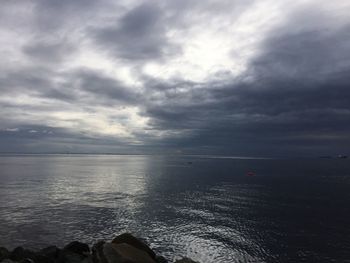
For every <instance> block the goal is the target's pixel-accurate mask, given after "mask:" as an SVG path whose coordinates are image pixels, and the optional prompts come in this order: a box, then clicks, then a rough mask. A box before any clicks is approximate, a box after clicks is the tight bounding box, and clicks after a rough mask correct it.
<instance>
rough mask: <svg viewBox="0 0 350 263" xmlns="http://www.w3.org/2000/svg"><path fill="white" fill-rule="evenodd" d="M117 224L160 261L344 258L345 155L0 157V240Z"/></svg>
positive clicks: (86, 238)
mask: <svg viewBox="0 0 350 263" xmlns="http://www.w3.org/2000/svg"><path fill="white" fill-rule="evenodd" d="M249 171H253V172H254V173H255V176H247V175H246V174H247V172H249ZM126 231H127V232H131V233H134V234H135V235H137V236H141V237H144V238H145V239H146V241H147V242H148V243H149V244H150V245H151V247H152V248H154V249H155V250H156V251H158V252H160V253H162V254H163V255H165V256H166V257H167V258H168V259H169V260H174V259H176V257H177V256H180V255H183V256H188V257H191V258H192V259H194V260H198V261H200V262H203V263H206V262H216V263H217V262H350V160H348V159H235V158H215V157H200V156H197V157H196V156H182V157H174V156H173V157H162V156H112V155H105V156H103V155H27V156H20V155H18V156H1V157H0V246H6V247H8V248H14V247H16V246H20V245H21V246H27V247H29V248H41V247H44V246H47V245H48V244H55V245H58V246H63V245H64V244H67V243H68V242H70V241H73V240H80V241H83V242H87V243H89V244H92V243H94V242H96V241H97V240H100V239H104V240H109V239H112V238H113V236H115V235H117V234H119V233H122V232H126Z"/></svg>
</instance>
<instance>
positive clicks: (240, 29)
mask: <svg viewBox="0 0 350 263" xmlns="http://www.w3.org/2000/svg"><path fill="white" fill-rule="evenodd" d="M349 14H350V2H349V1H348V0H332V1H319V0H296V1H287V0H197V1H195V0H158V1H155V0H154V1H153V0H147V1H138V0H125V1H122V0H120V1H115V0H110V1H108V0H99V1H96V0H74V1H71V0H35V1H34V0H32V1H30V0H16V1H2V2H1V8H0V56H1V60H0V94H1V95H0V109H1V115H0V152H2V153H65V152H71V153H121V154H215V155H217V154H219V155H234V156H320V155H334V154H348V153H349V148H350V16H349Z"/></svg>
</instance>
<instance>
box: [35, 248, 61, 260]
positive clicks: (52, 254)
mask: <svg viewBox="0 0 350 263" xmlns="http://www.w3.org/2000/svg"><path fill="white" fill-rule="evenodd" d="M59 252H60V249H59V248H58V247H56V246H49V247H46V248H43V249H42V250H40V251H39V253H38V254H40V255H42V256H44V257H47V258H49V259H55V258H57V257H58V254H59Z"/></svg>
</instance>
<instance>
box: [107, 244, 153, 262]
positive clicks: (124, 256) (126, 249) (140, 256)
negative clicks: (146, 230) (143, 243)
mask: <svg viewBox="0 0 350 263" xmlns="http://www.w3.org/2000/svg"><path fill="white" fill-rule="evenodd" d="M103 252H104V255H105V257H106V259H107V262H108V263H156V261H154V259H152V258H151V257H150V255H149V254H148V253H146V252H145V251H143V250H141V249H138V248H135V247H133V246H131V245H129V244H126V243H120V244H113V243H106V244H105V245H104V246H103Z"/></svg>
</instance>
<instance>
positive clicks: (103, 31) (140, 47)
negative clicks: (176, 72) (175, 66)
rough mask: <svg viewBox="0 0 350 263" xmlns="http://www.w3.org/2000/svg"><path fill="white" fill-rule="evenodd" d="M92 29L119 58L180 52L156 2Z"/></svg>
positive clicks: (139, 58) (108, 49) (140, 57)
mask: <svg viewBox="0 0 350 263" xmlns="http://www.w3.org/2000/svg"><path fill="white" fill-rule="evenodd" d="M93 32H94V35H95V37H94V38H95V41H96V42H97V43H98V44H99V45H100V46H101V47H102V48H106V49H107V51H109V52H110V53H111V54H113V55H114V56H115V57H116V58H121V59H126V60H136V61H137V60H140V61H142V60H157V59H161V58H163V57H165V56H168V55H172V54H174V52H179V48H178V47H176V46H175V45H174V44H172V43H170V42H169V40H168V39H167V37H166V23H165V21H164V17H163V10H161V8H160V7H159V6H158V5H157V4H156V3H154V2H152V3H144V4H141V5H140V6H137V7H135V8H133V9H131V10H130V11H128V12H127V13H126V14H125V15H123V16H122V17H121V18H120V19H119V20H117V21H113V23H112V24H111V25H108V26H106V27H102V28H95V29H94V30H93Z"/></svg>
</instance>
